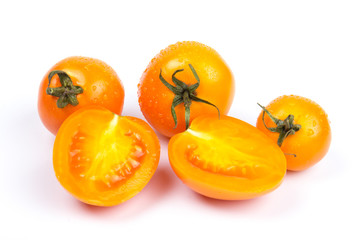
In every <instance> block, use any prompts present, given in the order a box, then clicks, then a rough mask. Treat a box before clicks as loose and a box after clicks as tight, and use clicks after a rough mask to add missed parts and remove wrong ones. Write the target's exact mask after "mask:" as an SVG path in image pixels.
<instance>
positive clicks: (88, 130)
mask: <svg viewBox="0 0 360 240" xmlns="http://www.w3.org/2000/svg"><path fill="white" fill-rule="evenodd" d="M159 156H160V144H159V140H158V138H157V136H156V134H155V133H154V131H153V130H152V129H151V128H150V126H149V125H148V124H147V123H145V122H144V121H143V120H141V119H137V118H134V117H122V116H119V115H116V114H114V113H112V112H111V111H109V110H107V109H105V108H103V107H94V106H92V107H85V108H83V109H80V110H78V111H77V112H75V113H73V114H72V115H70V117H69V118H67V119H66V120H65V122H64V123H63V124H62V125H61V127H60V129H59V132H58V134H57V136H56V139H55V145H54V153H53V163H54V170H55V173H56V177H57V179H58V180H59V182H60V183H61V185H62V186H63V187H64V188H65V189H66V190H67V191H69V192H70V193H71V194H72V195H73V196H74V197H76V198H77V199H79V200H80V201H82V202H85V203H88V204H92V205H97V206H113V205H116V204H119V203H121V202H124V201H126V200H128V199H130V198H131V197H133V196H135V195H136V194H137V193H138V192H140V190H141V189H142V188H144V187H145V185H146V184H147V183H148V182H149V180H150V178H151V177H152V176H153V174H154V172H155V170H156V168H157V165H158V162H159Z"/></svg>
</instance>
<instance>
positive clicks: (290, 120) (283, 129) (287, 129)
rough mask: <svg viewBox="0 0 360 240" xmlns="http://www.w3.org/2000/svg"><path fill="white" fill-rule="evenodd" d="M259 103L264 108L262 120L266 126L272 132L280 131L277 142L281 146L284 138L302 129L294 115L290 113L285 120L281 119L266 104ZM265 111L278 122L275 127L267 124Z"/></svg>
mask: <svg viewBox="0 0 360 240" xmlns="http://www.w3.org/2000/svg"><path fill="white" fill-rule="evenodd" d="M258 105H259V106H260V107H261V108H262V109H263V115H262V121H263V123H264V126H265V128H266V129H267V130H269V131H271V132H276V133H279V138H278V140H277V144H278V145H279V147H281V145H282V144H283V142H284V140H285V139H286V138H287V137H288V136H290V135H294V134H295V133H296V132H297V131H299V130H300V129H301V125H300V124H294V115H292V114H290V115H289V116H287V118H285V120H280V119H277V118H276V117H274V116H273V115H272V114H271V113H270V112H269V111H268V110H267V109H266V108H265V107H264V106H261V105H260V104H259V103H258ZM265 113H266V114H267V115H268V116H269V117H270V119H271V120H272V121H273V122H274V123H275V124H276V127H275V128H269V127H268V126H266V124H265V119H264V117H265ZM295 156H296V155H295Z"/></svg>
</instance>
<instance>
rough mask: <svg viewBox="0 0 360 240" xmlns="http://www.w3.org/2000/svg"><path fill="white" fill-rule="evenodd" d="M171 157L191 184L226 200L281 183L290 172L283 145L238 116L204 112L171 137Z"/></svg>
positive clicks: (248, 196) (178, 172) (252, 195)
mask: <svg viewBox="0 0 360 240" xmlns="http://www.w3.org/2000/svg"><path fill="white" fill-rule="evenodd" d="M168 152H169V159H170V163H171V167H172V168H173V170H174V171H175V173H176V175H177V176H178V177H179V178H180V179H181V180H182V181H183V182H184V183H185V184H186V185H187V186H188V187H190V188H191V189H193V190H194V191H196V192H198V193H200V194H202V195H205V196H207V197H211V198H216V199H223V200H242V199H251V198H255V197H258V196H261V195H264V194H266V193H268V192H271V191H273V190H274V189H276V188H277V187H278V186H279V185H280V183H281V182H282V180H283V178H284V176H285V173H286V159H285V156H284V154H283V153H282V151H281V150H280V148H279V147H278V146H277V145H276V144H275V143H274V142H272V141H271V139H270V138H268V137H267V136H266V135H265V134H264V133H262V132H261V131H259V130H258V129H256V128H255V127H253V126H251V125H250V124H248V123H245V122H243V121H241V120H239V119H236V118H232V117H228V116H221V118H220V119H219V118H218V117H217V116H216V115H202V116H200V117H198V118H196V119H194V121H193V122H192V123H191V125H190V128H189V129H187V130H186V131H185V132H183V133H179V134H177V135H175V136H173V137H172V138H171V139H170V142H169V147H168Z"/></svg>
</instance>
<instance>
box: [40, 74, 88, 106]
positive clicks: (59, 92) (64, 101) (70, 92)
mask: <svg viewBox="0 0 360 240" xmlns="http://www.w3.org/2000/svg"><path fill="white" fill-rule="evenodd" d="M55 74H57V75H58V76H59V79H60V83H61V87H56V88H51V87H49V86H50V82H51V79H52V78H53V76H54V75H55ZM48 79H49V84H48V87H47V89H46V93H47V94H48V95H51V96H54V97H58V98H59V99H58V100H57V102H56V105H57V107H58V108H64V107H66V106H67V105H68V104H71V105H73V106H76V105H78V104H79V101H78V100H77V97H76V96H77V95H78V94H81V93H83V92H84V90H83V89H82V87H80V86H74V85H73V83H72V81H71V78H70V77H69V75H67V73H66V72H64V71H61V70H55V71H52V72H50V74H49V76H48Z"/></svg>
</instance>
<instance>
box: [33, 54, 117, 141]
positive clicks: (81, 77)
mask: <svg viewBox="0 0 360 240" xmlns="http://www.w3.org/2000/svg"><path fill="white" fill-rule="evenodd" d="M54 70H62V71H64V72H66V73H67V74H68V75H69V77H70V78H71V80H72V82H73V84H74V85H76V86H80V87H82V88H83V90H84V91H83V93H81V94H79V95H77V99H78V101H79V104H78V105H77V106H73V105H70V104H68V105H67V106H66V107H64V108H58V107H57V105H56V102H57V100H58V97H54V96H51V95H48V94H47V93H46V89H47V88H48V84H49V80H48V75H49V73H50V72H52V71H54ZM60 86H61V84H60V80H59V77H58V75H55V76H53V78H52V80H51V83H50V87H52V88H54V87H60ZM123 104H124V87H123V85H122V82H121V80H120V78H119V77H118V75H117V74H116V72H115V71H114V70H113V69H112V68H111V67H110V66H109V65H107V64H106V63H104V62H103V61H100V60H98V59H94V58H88V57H78V56H74V57H69V58H65V59H63V60H61V61H60V62H58V63H57V64H55V65H54V66H53V67H52V68H51V69H50V70H49V71H48V72H47V73H46V74H45V76H44V78H43V79H42V81H41V84H40V88H39V95H38V112H39V116H40V119H41V121H42V122H43V124H44V125H45V127H46V128H47V129H48V130H49V131H50V132H52V133H53V134H54V135H56V133H57V131H58V130H59V128H60V125H61V124H62V123H63V121H64V120H65V119H66V118H67V117H68V116H69V115H70V114H72V113H73V112H75V111H77V110H79V109H80V108H82V107H84V106H88V105H100V106H103V107H106V108H107V109H109V110H110V111H112V112H114V113H116V114H121V112H122V108H123Z"/></svg>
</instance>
